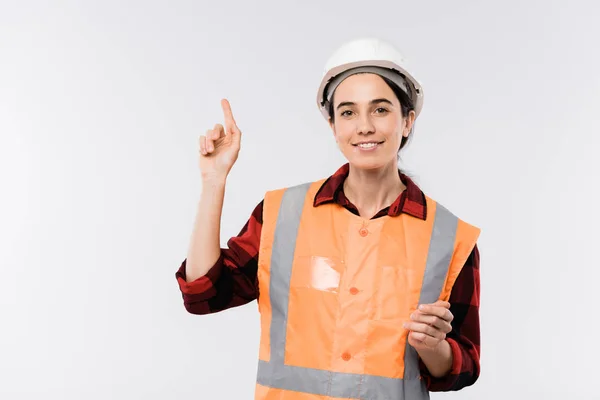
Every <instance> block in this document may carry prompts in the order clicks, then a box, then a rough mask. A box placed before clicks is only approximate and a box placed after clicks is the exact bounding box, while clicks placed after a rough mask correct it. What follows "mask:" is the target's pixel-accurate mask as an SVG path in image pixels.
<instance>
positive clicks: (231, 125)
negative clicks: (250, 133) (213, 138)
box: [221, 99, 237, 135]
mask: <svg viewBox="0 0 600 400" xmlns="http://www.w3.org/2000/svg"><path fill="white" fill-rule="evenodd" d="M221 108H223V115H224V116H225V127H226V128H227V131H226V132H225V134H226V135H228V134H230V133H231V132H233V131H234V130H236V128H237V125H236V123H235V119H234V118H233V112H232V111H231V104H229V101H228V100H227V99H222V100H221Z"/></svg>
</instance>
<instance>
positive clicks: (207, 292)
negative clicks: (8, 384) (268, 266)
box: [175, 201, 263, 314]
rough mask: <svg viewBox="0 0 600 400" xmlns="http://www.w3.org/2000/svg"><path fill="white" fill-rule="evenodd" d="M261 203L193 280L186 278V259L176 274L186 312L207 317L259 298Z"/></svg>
mask: <svg viewBox="0 0 600 400" xmlns="http://www.w3.org/2000/svg"><path fill="white" fill-rule="evenodd" d="M262 207H263V202H262V201H261V202H260V203H259V204H258V205H257V206H256V207H255V208H254V211H253V212H252V215H251V216H250V219H249V220H248V221H247V222H246V224H245V225H244V227H243V228H242V230H241V231H240V233H239V234H238V235H237V236H235V237H232V238H231V239H229V241H228V242H227V248H219V247H218V245H217V252H216V254H217V255H216V257H214V256H213V257H214V258H215V261H214V263H213V264H212V265H211V266H210V267H209V269H208V271H207V272H206V273H205V274H204V275H202V276H200V277H199V278H196V279H189V277H188V275H187V266H188V264H189V262H190V260H189V259H186V260H184V261H183V263H182V264H181V267H180V268H179V270H178V271H177V273H176V274H175V276H176V278H177V282H178V284H179V289H180V290H181V293H182V296H183V303H184V306H185V308H186V310H187V311H188V312H190V313H192V314H209V313H214V312H218V311H222V310H226V309H228V308H231V307H236V306H239V305H243V304H246V303H248V302H250V301H252V300H254V299H256V298H257V297H258V285H257V281H256V279H257V278H256V276H257V270H258V251H259V246H260V234H261V228H262V210H263V208H262Z"/></svg>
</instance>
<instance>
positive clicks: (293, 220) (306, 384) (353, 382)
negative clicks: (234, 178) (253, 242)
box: [257, 183, 458, 400]
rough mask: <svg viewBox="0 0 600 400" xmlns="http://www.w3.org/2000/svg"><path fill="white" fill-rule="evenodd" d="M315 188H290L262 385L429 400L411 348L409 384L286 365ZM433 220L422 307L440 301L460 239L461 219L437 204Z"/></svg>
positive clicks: (279, 236) (280, 227)
mask: <svg viewBox="0 0 600 400" xmlns="http://www.w3.org/2000/svg"><path fill="white" fill-rule="evenodd" d="M310 186H311V184H310V183H306V184H303V185H298V186H295V187H291V188H289V189H287V190H286V191H285V192H284V194H283V198H282V200H281V206H280V209H279V214H278V217H277V222H276V225H275V236H274V239H273V246H272V254H271V266H270V275H271V280H270V286H269V289H270V300H271V307H272V316H271V332H270V342H271V357H270V361H269V362H265V361H262V360H259V364H258V374H257V383H258V384H260V385H263V386H267V387H272V388H276V389H284V390H291V391H297V392H304V393H311V394H318V395H322V396H330V397H333V398H350V399H361V400H363V399H365V400H366V399H368V400H378V399H394V400H412V399H416V400H421V399H428V398H429V393H428V392H427V390H426V388H425V385H424V383H423V382H422V381H421V380H420V379H418V377H419V375H420V371H419V365H418V358H417V354H416V351H415V350H414V348H413V347H412V346H410V345H409V344H408V342H407V344H406V350H407V351H406V353H405V358H404V363H405V371H404V379H393V378H386V377H381V376H373V375H363V374H349V373H339V372H332V371H324V370H317V369H314V368H304V367H296V366H290V365H285V364H284V352H285V340H286V330H287V316H288V304H289V292H290V290H289V289H290V279H291V275H292V264H293V259H294V251H295V247H296V238H297V235H298V227H299V225H300V218H301V216H302V209H303V207H304V202H305V198H306V193H307V191H308V189H309V188H310ZM434 218H435V220H434V225H433V233H432V236H431V242H430V244H429V252H428V255H427V263H426V268H425V275H424V278H423V286H422V288H421V294H420V298H419V303H420V304H424V303H433V302H435V301H437V299H438V298H439V296H440V293H441V291H442V288H443V285H444V282H445V278H446V274H447V271H448V268H449V266H450V258H451V255H452V249H453V247H454V241H455V237H456V227H457V224H458V219H457V218H456V217H455V216H454V215H453V214H452V213H450V212H449V211H448V210H447V209H446V208H444V207H442V206H441V205H440V204H437V207H436V213H435V216H434Z"/></svg>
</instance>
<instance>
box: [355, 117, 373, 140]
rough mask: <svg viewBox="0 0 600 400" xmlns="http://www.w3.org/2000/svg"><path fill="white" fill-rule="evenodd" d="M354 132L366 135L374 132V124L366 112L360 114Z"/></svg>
mask: <svg viewBox="0 0 600 400" xmlns="http://www.w3.org/2000/svg"><path fill="white" fill-rule="evenodd" d="M357 124H358V125H357V127H356V130H357V131H356V132H357V133H358V134H359V135H368V134H371V133H374V132H375V126H374V125H373V121H371V117H370V115H369V114H368V113H365V114H362V115H361V116H360V118H359V119H358V121H357Z"/></svg>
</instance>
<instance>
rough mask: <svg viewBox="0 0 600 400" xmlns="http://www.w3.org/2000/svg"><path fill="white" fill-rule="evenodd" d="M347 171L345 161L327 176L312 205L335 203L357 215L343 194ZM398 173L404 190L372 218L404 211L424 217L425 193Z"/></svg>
mask: <svg viewBox="0 0 600 400" xmlns="http://www.w3.org/2000/svg"><path fill="white" fill-rule="evenodd" d="M349 172H350V164H348V163H346V164H344V165H343V166H341V167H340V168H339V169H338V170H337V171H336V172H335V173H334V174H333V175H331V176H330V177H329V178H327V179H326V180H325V182H323V184H322V185H321V187H320V188H319V190H318V191H317V194H316V195H315V199H314V206H315V207H318V206H320V205H322V204H328V203H335V204H339V205H340V206H342V207H345V208H346V209H348V210H349V211H350V212H352V213H354V214H356V215H358V209H357V208H356V206H354V205H353V204H352V203H351V202H350V200H348V198H347V197H346V195H345V194H344V181H345V180H346V178H347V177H348V173H349ZM398 174H399V175H400V180H401V181H402V183H403V184H404V185H405V186H406V190H403V191H402V193H401V194H400V196H398V198H397V199H396V200H395V201H394V202H393V203H392V204H390V205H389V206H387V207H385V208H383V209H382V210H380V211H379V212H378V213H377V214H376V215H375V216H374V217H373V218H379V217H382V216H384V215H389V216H391V217H395V216H398V215H400V214H402V213H406V214H409V215H411V216H413V217H415V218H419V219H423V220H424V219H426V218H427V202H426V200H425V194H424V193H423V192H422V191H421V189H419V187H418V186H417V185H416V184H415V183H414V182H413V181H412V179H410V178H409V177H408V176H406V175H405V174H403V173H402V172H401V171H400V170H398Z"/></svg>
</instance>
